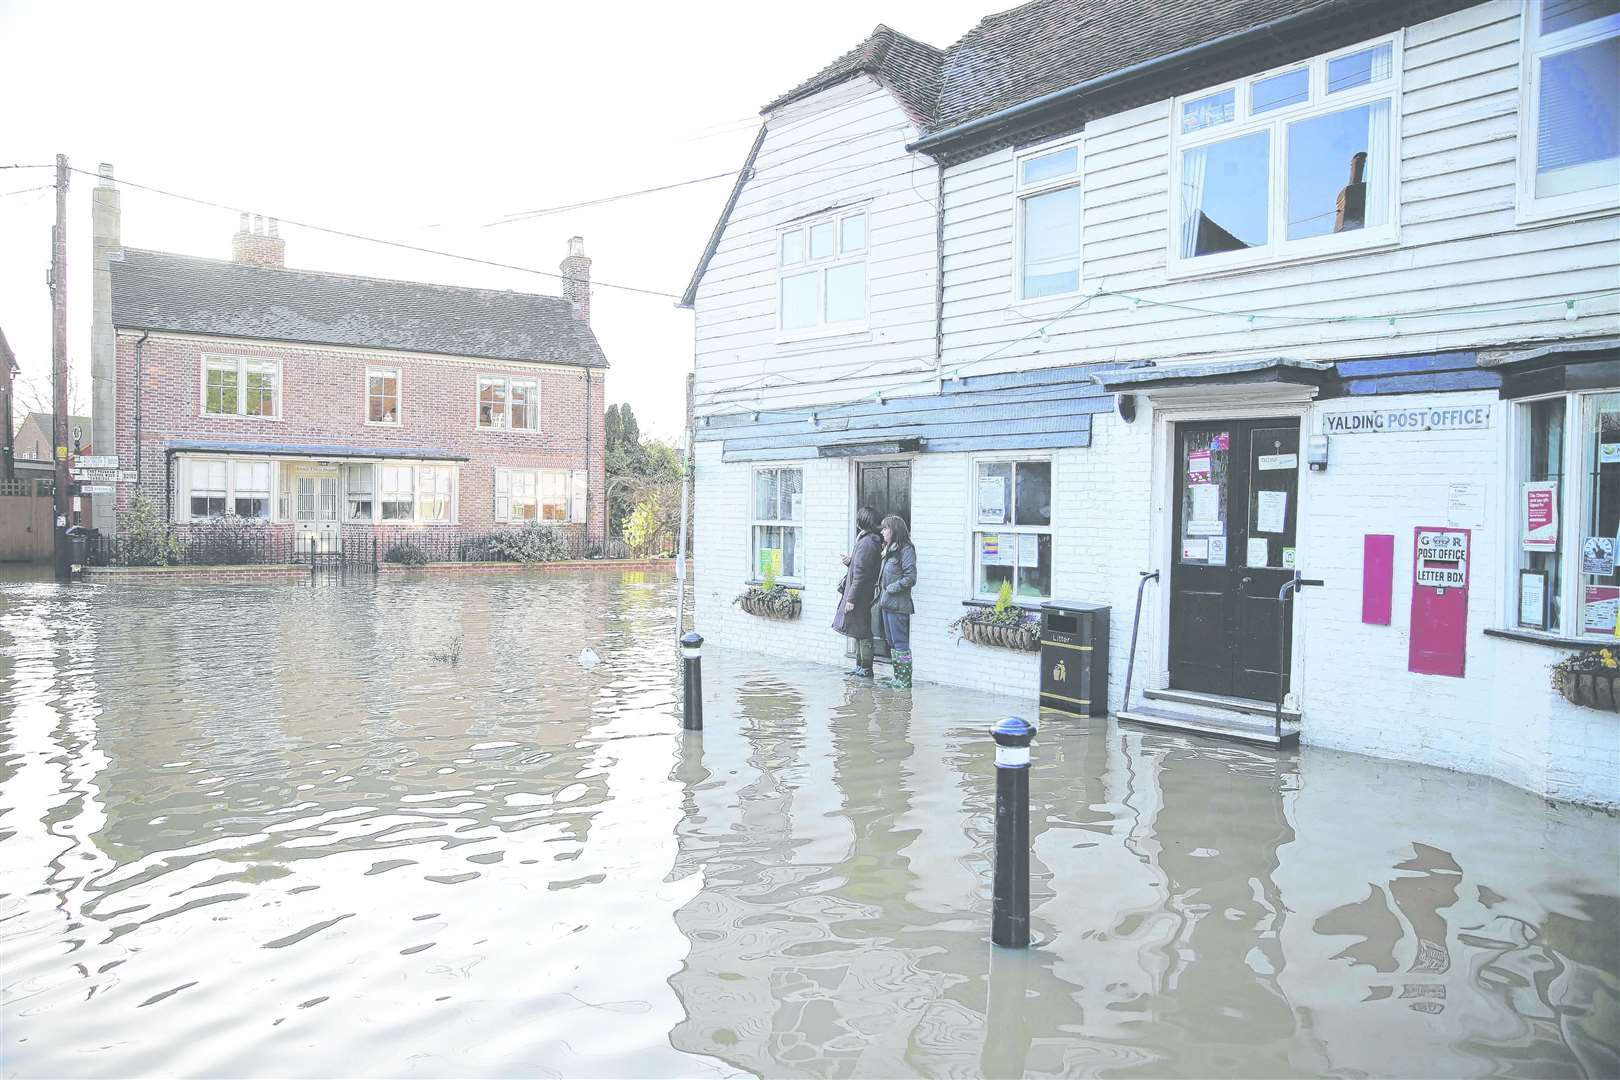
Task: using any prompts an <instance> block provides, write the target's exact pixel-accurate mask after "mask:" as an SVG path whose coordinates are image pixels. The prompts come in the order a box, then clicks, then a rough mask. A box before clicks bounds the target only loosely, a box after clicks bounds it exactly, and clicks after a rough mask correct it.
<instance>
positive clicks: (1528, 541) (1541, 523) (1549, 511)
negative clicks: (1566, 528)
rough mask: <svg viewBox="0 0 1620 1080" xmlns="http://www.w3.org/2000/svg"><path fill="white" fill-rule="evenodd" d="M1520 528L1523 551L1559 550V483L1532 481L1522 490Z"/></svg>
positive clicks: (1520, 494)
mask: <svg viewBox="0 0 1620 1080" xmlns="http://www.w3.org/2000/svg"><path fill="white" fill-rule="evenodd" d="M1519 526H1520V532H1521V533H1522V535H1523V544H1524V550H1526V551H1556V550H1558V481H1556V480H1533V481H1531V482H1530V483H1528V484H1525V485H1523V486H1522V487H1521V488H1520V490H1519Z"/></svg>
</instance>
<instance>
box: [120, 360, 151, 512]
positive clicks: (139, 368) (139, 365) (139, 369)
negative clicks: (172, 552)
mask: <svg viewBox="0 0 1620 1080" xmlns="http://www.w3.org/2000/svg"><path fill="white" fill-rule="evenodd" d="M151 336H152V332H151V331H150V330H145V331H142V333H141V336H140V337H139V338H138V339H136V341H135V490H136V491H140V490H141V456H142V455H141V389H142V386H141V381H142V379H143V378H145V375H146V339H147V338H149V337H151ZM112 450H113V452H114V453H116V452H117V450H118V448H117V447H116V446H115V447H113V448H112ZM113 498H114V499H115V500H116V499H117V496H116V495H115V496H113Z"/></svg>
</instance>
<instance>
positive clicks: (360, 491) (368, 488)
mask: <svg viewBox="0 0 1620 1080" xmlns="http://www.w3.org/2000/svg"><path fill="white" fill-rule="evenodd" d="M344 473H345V476H344V478H343V479H344V482H343V487H344V490H345V491H346V492H348V515H347V516H348V520H350V521H371V520H372V515H371V508H372V505H373V503H372V492H373V491H374V490H375V489H374V488H373V484H374V482H375V480H374V477H375V474H376V466H374V465H349V466H346V467H345V468H344Z"/></svg>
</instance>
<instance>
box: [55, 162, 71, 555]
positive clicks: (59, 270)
mask: <svg viewBox="0 0 1620 1080" xmlns="http://www.w3.org/2000/svg"><path fill="white" fill-rule="evenodd" d="M68 175H69V174H68V159H67V155H66V154H57V155H56V227H55V228H54V229H52V230H51V378H52V381H53V383H54V387H53V390H54V391H55V392H54V394H53V397H54V398H55V402H54V405H53V407H52V416H51V445H52V451H51V452H52V454H53V455H54V457H53V459H52V460H53V463H54V464H55V466H56V483H55V485H54V488H55V498H54V502H55V510H56V580H58V581H68V580H70V579H71V578H72V577H73V561H72V553H71V551H70V549H69V546H68V538H67V520H68V518H67V516H68V508H69V507H71V506H72V505H73V504H72V502H71V501H70V500H71V498H72V496H71V495H70V494H69V492H68V459H67V455H68V358H67V193H68Z"/></svg>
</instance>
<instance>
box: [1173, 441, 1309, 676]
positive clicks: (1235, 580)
mask: <svg viewBox="0 0 1620 1080" xmlns="http://www.w3.org/2000/svg"><path fill="white" fill-rule="evenodd" d="M1175 469H1176V500H1175V506H1174V522H1173V530H1172V535H1173V536H1174V537H1175V538H1176V540H1175V542H1176V550H1175V551H1174V552H1172V555H1174V556H1175V558H1174V561H1173V563H1172V567H1171V571H1170V685H1171V686H1172V687H1173V688H1175V689H1178V690H1196V691H1202V692H1204V693H1210V694H1226V695H1230V696H1233V697H1242V698H1255V699H1259V700H1262V701H1273V700H1275V699H1276V696H1277V688H1278V680H1279V678H1280V679H1281V680H1282V690H1283V692H1284V693H1286V692H1287V690H1288V668H1289V664H1288V655H1289V649H1290V648H1291V647H1292V632H1293V631H1292V623H1293V617H1292V616H1293V613H1292V610H1291V608H1292V603H1293V601H1292V600H1289V601H1288V602H1287V603H1286V605H1285V606H1284V609H1283V610H1279V603H1278V600H1277V593H1278V591H1279V590H1280V589H1281V587H1282V585H1283V583H1284V582H1285V581H1288V580H1289V579H1290V578H1292V577H1293V575H1294V567H1295V565H1296V563H1297V560H1298V556H1297V550H1296V548H1295V546H1294V535H1295V524H1296V521H1297V515H1298V501H1299V500H1298V498H1297V496H1298V493H1299V421H1298V419H1294V418H1285V419H1277V420H1223V421H1219V422H1210V423H1206V422H1199V423H1195V424H1182V425H1178V426H1177V429H1176V460H1175ZM1279 635H1281V646H1282V650H1281V657H1282V665H1281V667H1280V668H1279V666H1278V655H1279V653H1278V644H1279Z"/></svg>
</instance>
